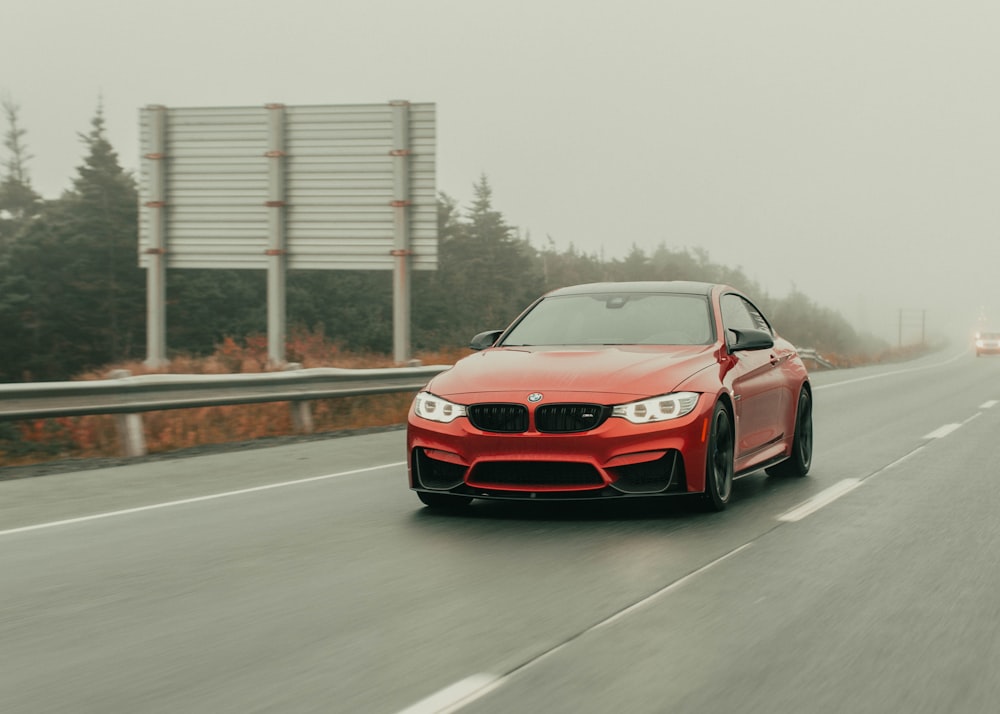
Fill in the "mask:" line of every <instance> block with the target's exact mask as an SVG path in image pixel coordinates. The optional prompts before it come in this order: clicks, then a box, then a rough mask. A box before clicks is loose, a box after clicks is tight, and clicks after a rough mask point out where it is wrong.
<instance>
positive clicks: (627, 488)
mask: <svg viewBox="0 0 1000 714" xmlns="http://www.w3.org/2000/svg"><path fill="white" fill-rule="evenodd" d="M706 403H707V404H708V406H707V407H706V406H705V405H706ZM713 406H714V405H713V404H712V400H711V399H709V398H707V395H703V396H702V398H701V399H700V400H699V404H698V406H697V407H696V408H695V409H694V411H692V412H691V413H690V414H688V415H686V416H684V417H681V418H678V419H673V420H668V421H663V422H657V423H649V424H633V423H631V422H629V421H627V420H625V419H622V418H617V417H611V418H609V419H607V420H606V421H605V422H604V423H603V424H601V425H600V426H598V427H597V428H595V429H592V430H590V431H586V432H575V433H562V434H551V433H540V432H537V431H533V430H530V429H529V431H526V432H523V433H518V434H505V433H496V432H485V431H481V430H479V429H477V428H476V427H474V426H473V425H472V424H471V423H470V421H469V420H468V419H467V418H464V417H462V418H458V419H456V420H455V421H453V422H451V423H449V424H441V423H437V422H431V421H427V420H425V419H422V418H420V417H418V416H416V415H415V414H414V413H413V411H412V409H411V412H410V416H409V423H408V428H407V447H408V448H407V452H408V459H407V462H408V467H409V478H410V487H411V488H412V489H414V490H416V491H427V492H435V493H451V494H455V495H464V496H471V497H474V498H487V499H490V498H497V499H542V500H579V499H589V498H615V497H618V498H623V497H631V496H651V495H665V494H677V493H689V492H701V491H703V490H704V473H705V460H706V441H707V435H708V425H709V419H710V416H711V410H712V407H713Z"/></svg>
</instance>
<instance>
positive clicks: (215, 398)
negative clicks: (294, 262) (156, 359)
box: [0, 365, 449, 420]
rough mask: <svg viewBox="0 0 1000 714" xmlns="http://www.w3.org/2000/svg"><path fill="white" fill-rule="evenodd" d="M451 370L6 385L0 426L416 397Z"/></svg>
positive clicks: (0, 397)
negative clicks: (99, 416)
mask: <svg viewBox="0 0 1000 714" xmlns="http://www.w3.org/2000/svg"><path fill="white" fill-rule="evenodd" d="M448 368H449V366H448V365H434V366H424V367H390V368H387V369H336V368H314V369H290V370H286V371H283V372H262V373H253V374H147V375H141V376H138V377H129V376H123V377H120V378H117V379H105V380H92V381H83V382H32V383H27V384H0V420H12V419H37V418H46V417H60V416H82V415H87V414H133V413H138V412H149V411H159V410H161V409H185V408H189V407H212V406H223V405H228V404H256V403H263V402H299V401H309V400H313V399H327V398H331V397H352V396H361V395H365V394H389V393H393V392H408V391H417V390H419V389H420V388H421V387H423V386H424V385H425V384H426V383H427V382H428V381H429V380H430V378H431V377H433V376H434V375H436V374H439V373H441V372H443V371H445V370H446V369H448Z"/></svg>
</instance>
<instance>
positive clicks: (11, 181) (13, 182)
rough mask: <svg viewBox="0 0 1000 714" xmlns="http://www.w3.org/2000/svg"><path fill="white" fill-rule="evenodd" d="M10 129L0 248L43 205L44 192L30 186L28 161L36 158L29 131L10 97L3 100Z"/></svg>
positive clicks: (0, 189) (0, 181)
mask: <svg viewBox="0 0 1000 714" xmlns="http://www.w3.org/2000/svg"><path fill="white" fill-rule="evenodd" d="M0 108H2V110H3V114H4V118H5V119H6V121H7V131H6V133H5V135H4V142H3V145H4V148H5V149H6V150H7V155H6V156H5V158H4V159H3V161H2V162H0V166H2V167H3V173H2V174H0V251H2V250H3V248H4V246H5V245H8V244H9V243H10V242H11V241H13V240H14V237H15V235H16V234H17V232H18V231H19V230H21V229H22V228H23V226H24V223H25V222H26V221H27V220H28V219H30V218H32V217H33V216H35V215H36V214H37V212H38V210H39V208H40V206H41V196H39V195H38V194H37V193H35V190H34V189H33V188H32V187H31V177H30V175H29V173H28V161H29V160H30V159H31V158H33V157H32V156H31V154H29V153H28V147H27V144H25V142H24V137H25V134H26V133H27V132H26V131H25V130H24V129H23V128H22V127H21V126H20V122H19V112H20V107H18V106H17V105H16V104H14V102H13V101H12V100H11V99H10V98H9V97H4V99H3V100H2V101H0Z"/></svg>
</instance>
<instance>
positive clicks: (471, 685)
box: [399, 674, 499, 714]
mask: <svg viewBox="0 0 1000 714" xmlns="http://www.w3.org/2000/svg"><path fill="white" fill-rule="evenodd" d="M498 679H499V677H497V676H496V675H493V674H474V675H472V676H471V677H466V678H465V679H463V680H462V681H461V682H455V683H454V684H452V685H451V686H449V687H445V688H444V689H441V690H439V691H437V692H435V693H434V694H432V695H431V696H429V697H427V698H426V699H421V700H420V701H419V702H417V703H416V704H414V705H412V706H409V707H407V708H406V709H403V710H402V711H400V712H399V714H441V712H449V711H455V708H456V707H461V706H465V704H467V703H468V702H470V701H472V700H471V699H469V697H470V696H472V695H476V694H477V693H478V692H479V691H481V690H485V689H486V688H487V687H489V686H490V685H491V684H493V683H494V682H496V681H497V680H498ZM481 696H482V694H478V695H477V696H476V698H477V699H478V698H479V697H481Z"/></svg>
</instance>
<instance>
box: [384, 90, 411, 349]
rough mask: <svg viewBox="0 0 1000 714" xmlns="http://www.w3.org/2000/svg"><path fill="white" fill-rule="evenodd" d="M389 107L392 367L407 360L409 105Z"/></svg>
mask: <svg viewBox="0 0 1000 714" xmlns="http://www.w3.org/2000/svg"><path fill="white" fill-rule="evenodd" d="M389 106H391V107H392V150H391V151H390V152H389V153H390V154H391V155H392V208H393V248H392V255H393V257H394V258H395V260H394V261H393V269H392V326H393V330H392V354H393V359H394V360H395V362H396V364H405V363H407V362H408V361H409V359H410V300H411V289H410V278H411V273H412V271H411V265H410V263H411V261H410V256H411V255H412V251H411V250H410V213H409V211H410V205H411V203H412V202H411V200H410V103H409V102H407V101H393V102H390V103H389Z"/></svg>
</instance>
